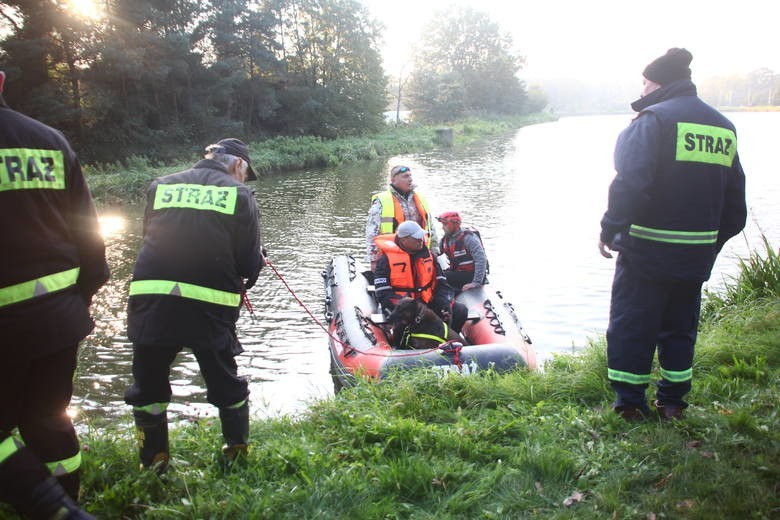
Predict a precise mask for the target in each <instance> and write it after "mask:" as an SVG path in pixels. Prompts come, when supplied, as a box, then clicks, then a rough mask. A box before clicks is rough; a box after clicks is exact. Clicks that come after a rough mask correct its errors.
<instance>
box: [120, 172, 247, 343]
mask: <svg viewBox="0 0 780 520" xmlns="http://www.w3.org/2000/svg"><path fill="white" fill-rule="evenodd" d="M171 184H177V185H182V184H187V185H200V186H216V187H234V188H236V189H237V192H238V194H237V199H236V206H235V211H234V213H232V214H230V213H221V212H219V211H214V210H211V209H202V208H201V209H196V208H190V207H165V208H162V209H154V204H155V194H156V193H157V188H158V186H164V185H171ZM217 203H218V202H217ZM258 220H259V215H258V209H257V202H256V201H255V198H254V194H253V192H252V190H250V188H248V187H247V186H245V185H244V184H242V183H240V182H238V181H236V180H235V179H233V178H232V177H230V176H229V175H228V172H227V170H226V169H225V167H224V166H222V165H221V164H220V163H218V162H216V161H212V160H210V159H205V160H202V161H200V162H198V163H197V164H195V166H193V167H192V168H191V169H189V170H185V171H183V172H179V173H174V174H172V175H167V176H165V177H160V178H159V179H156V180H155V181H154V182H152V184H151V185H150V187H149V190H148V193H147V207H146V212H145V214H144V240H143V245H142V246H141V250H140V252H139V254H138V260H137V262H136V264H135V270H134V271H133V281H137V280H166V281H174V282H184V283H187V284H194V285H197V286H200V287H205V288H209V289H216V290H219V291H225V292H229V293H241V292H242V291H243V290H244V288H245V287H246V288H249V287H251V286H252V285H254V283H255V281H256V280H257V277H258V274H259V273H260V269H261V268H262V257H261V254H260V248H261V242H260V232H259V222H258ZM244 280H246V281H244ZM238 315H239V306H235V307H233V306H226V305H217V304H214V303H208V302H204V301H200V300H195V299H190V298H183V297H181V296H174V295H168V294H143V295H135V296H131V297H130V299H129V303H128V316H127V325H128V337H129V338H130V340H131V341H133V342H134V343H136V344H142V345H171V346H185V347H199V348H214V349H221V348H230V349H232V350H233V351H234V352H236V353H238V352H240V351H241V348H240V346H239V344H238V341H237V339H236V332H235V324H236V320H237V319H238Z"/></svg>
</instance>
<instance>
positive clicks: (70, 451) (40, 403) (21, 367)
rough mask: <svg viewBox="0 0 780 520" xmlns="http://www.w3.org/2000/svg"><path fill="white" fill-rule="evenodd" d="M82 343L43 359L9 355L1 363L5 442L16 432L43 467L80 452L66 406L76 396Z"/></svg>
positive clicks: (0, 420)
mask: <svg viewBox="0 0 780 520" xmlns="http://www.w3.org/2000/svg"><path fill="white" fill-rule="evenodd" d="M77 353H78V344H75V345H69V346H67V347H65V348H62V349H60V350H57V351H55V352H53V353H51V354H47V355H45V356H42V357H32V358H25V357H21V359H20V357H19V356H13V355H10V356H6V359H4V360H3V362H2V363H0V440H3V439H5V438H7V437H8V436H10V435H11V433H12V432H13V430H14V429H15V428H18V429H19V435H20V436H21V438H22V440H23V441H24V443H25V445H26V446H27V448H28V449H30V450H31V451H32V452H33V453H34V454H35V455H36V456H37V457H38V458H39V459H40V460H41V462H44V463H48V462H59V461H63V460H66V459H69V458H71V457H74V456H75V455H77V454H78V453H79V449H80V447H79V442H78V438H77V437H76V431H75V430H74V429H73V422H72V421H71V418H70V417H69V416H68V414H67V413H66V412H67V407H68V405H69V404H70V399H71V397H72V395H73V375H74V373H75V371H76V355H77Z"/></svg>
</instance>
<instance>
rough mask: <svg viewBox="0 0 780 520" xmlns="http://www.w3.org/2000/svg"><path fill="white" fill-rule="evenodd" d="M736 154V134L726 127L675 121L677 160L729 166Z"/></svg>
mask: <svg viewBox="0 0 780 520" xmlns="http://www.w3.org/2000/svg"><path fill="white" fill-rule="evenodd" d="M736 155H737V136H736V135H735V134H734V132H732V131H731V130H729V129H728V128H721V127H719V126H709V125H699V124H696V123H677V153H676V155H675V159H676V160H678V161H688V162H698V163H707V164H719V165H721V166H729V167H731V165H732V164H733V163H734V157H736Z"/></svg>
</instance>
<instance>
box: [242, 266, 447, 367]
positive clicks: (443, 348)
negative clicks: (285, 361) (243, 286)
mask: <svg viewBox="0 0 780 520" xmlns="http://www.w3.org/2000/svg"><path fill="white" fill-rule="evenodd" d="M265 263H266V265H267V266H268V267H270V268H271V270H272V271H273V272H274V274H275V275H276V277H277V278H279V280H281V282H282V284H284V286H285V287H286V288H287V290H288V291H289V292H290V294H291V295H292V297H293V299H294V300H295V301H296V302H298V305H300V306H301V307H303V310H304V311H306V314H308V315H309V317H310V318H311V319H312V321H314V323H316V324H317V325H318V326H319V327H320V328H321V329H322V330H323V331H324V332H325V334H327V335H328V337H330V338H331V339H332V340H333V341H336V342H338V343H340V344H341V346H343V347H344V348H345V349H349V350H352V351H354V352H357V353H359V354H363V355H365V356H377V357H412V356H420V355H424V354H429V353H431V352H436V351H437V350H441V351H442V352H445V353H454V354H455V358H456V359H457V362H456V364H457V365H458V366H460V350H461V348H462V346H459V347H455V348H452V345H451V343H452V342H451V341H448V342H446V343H442V344H441V345H439V346H438V347H435V348H429V349H428V350H415V351H414V352H409V353H395V354H378V353H376V352H367V351H365V350H360V349H357V348H355V347H353V346H352V345H348V344H346V343H344V342H343V341H341V339H339V338H337V337H335V336H334V335H333V334H331V333H330V331H329V330H328V328H327V327H326V326H325V325H323V324H322V322H321V321H320V320H318V319H317V317H316V316H315V315H314V314H313V313H312V312H311V311H310V310H309V308H308V307H306V304H305V303H303V301H302V300H301V299H300V298H299V297H298V295H297V294H295V291H294V290H293V289H292V287H290V284H289V283H287V280H285V279H284V276H282V275H281V273H280V272H279V271H278V270H277V269H276V266H275V265H274V264H272V263H271V261H270V260H268V258H266V259H265ZM244 301H245V302H247V303H249V297H248V296H245V300H244ZM251 307H252V304H251V303H249V306H248V307H247V310H248V311H249V312H250V313H251V314H252V316H254V310H250V308H251ZM377 346H379V347H383V346H385V347H388V348H392V346H391V345H388V344H387V343H385V342H381V343H379V345H377Z"/></svg>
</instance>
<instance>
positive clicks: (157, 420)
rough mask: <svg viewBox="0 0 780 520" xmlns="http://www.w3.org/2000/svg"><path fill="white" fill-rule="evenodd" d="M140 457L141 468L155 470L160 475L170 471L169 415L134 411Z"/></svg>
mask: <svg viewBox="0 0 780 520" xmlns="http://www.w3.org/2000/svg"><path fill="white" fill-rule="evenodd" d="M133 417H134V418H135V429H136V438H137V439H138V455H139V456H140V458H141V467H142V468H144V469H154V470H155V471H156V472H157V473H158V474H161V473H164V472H165V470H166V469H168V460H169V459H170V452H169V450H168V414H167V413H166V412H162V413H159V414H150V413H148V412H144V411H142V410H133Z"/></svg>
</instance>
